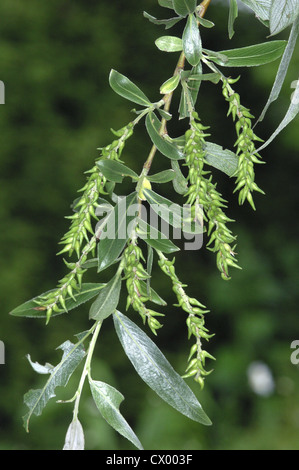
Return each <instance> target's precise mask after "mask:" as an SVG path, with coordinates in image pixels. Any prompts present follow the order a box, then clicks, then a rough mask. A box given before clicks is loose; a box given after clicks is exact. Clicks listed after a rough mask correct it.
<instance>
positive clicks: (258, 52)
mask: <svg viewBox="0 0 299 470" xmlns="http://www.w3.org/2000/svg"><path fill="white" fill-rule="evenodd" d="M285 47H286V41H269V42H264V43H261V44H255V45H253V46H247V47H240V48H238V49H229V50H225V51H219V52H216V53H215V55H213V54H214V53H213V52H212V51H207V52H208V54H209V59H210V60H212V61H213V62H215V63H216V64H219V65H222V67H253V66H258V65H264V64H268V63H269V62H273V61H274V60H276V59H279V57H281V55H282V54H283V51H284V49H285ZM219 54H220V56H219ZM221 56H223V59H222V58H221Z"/></svg>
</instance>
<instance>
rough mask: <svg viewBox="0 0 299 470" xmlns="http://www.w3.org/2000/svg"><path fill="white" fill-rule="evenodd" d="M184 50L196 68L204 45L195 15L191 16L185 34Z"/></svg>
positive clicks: (190, 62)
mask: <svg viewBox="0 0 299 470" xmlns="http://www.w3.org/2000/svg"><path fill="white" fill-rule="evenodd" d="M183 49H184V53H185V56H186V59H187V60H188V62H189V64H191V65H193V67H195V66H196V65H197V64H198V63H199V62H200V59H201V56H202V45H201V38H200V33H199V28H198V26H197V21H196V18H195V16H194V15H189V17H188V20H187V23H186V26H185V29H184V32H183Z"/></svg>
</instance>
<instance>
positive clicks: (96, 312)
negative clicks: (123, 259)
mask: <svg viewBox="0 0 299 470" xmlns="http://www.w3.org/2000/svg"><path fill="white" fill-rule="evenodd" d="M120 289H121V276H120V274H119V273H116V275H115V276H114V277H113V278H112V279H110V281H109V282H108V283H107V284H106V286H105V287H103V289H102V290H101V291H100V293H99V295H98V297H97V298H96V300H95V301H94V303H93V304H92V306H91V307H90V311H89V318H92V319H93V320H96V321H103V320H105V318H107V317H109V316H110V315H111V314H112V313H113V312H114V311H115V309H116V307H117V305H118V301H119V296H120Z"/></svg>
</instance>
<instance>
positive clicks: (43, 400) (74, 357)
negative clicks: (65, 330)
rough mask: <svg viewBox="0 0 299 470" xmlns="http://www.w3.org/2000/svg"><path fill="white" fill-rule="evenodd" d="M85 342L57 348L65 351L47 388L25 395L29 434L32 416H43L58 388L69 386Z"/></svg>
mask: <svg viewBox="0 0 299 470" xmlns="http://www.w3.org/2000/svg"><path fill="white" fill-rule="evenodd" d="M89 334H90V332H88V333H86V335H85V337H87V336H88V335H89ZM83 340H84V337H83V338H81V340H80V341H78V343H76V344H73V343H71V342H70V341H65V342H64V343H63V344H61V345H60V346H59V347H58V348H57V349H61V350H62V351H63V356H62V359H61V362H60V363H59V364H58V365H57V366H56V367H53V368H52V369H51V373H50V377H49V379H48V380H47V382H46V384H45V386H44V387H43V388H41V389H38V390H29V392H27V393H26V394H25V395H24V402H25V404H26V405H27V406H28V408H29V412H28V413H27V414H26V415H25V416H24V417H23V420H24V427H25V429H26V431H27V432H28V430H29V421H30V418H31V416H32V415H33V414H34V415H36V416H39V415H41V413H42V411H43V409H44V407H45V406H46V405H47V403H48V401H49V400H50V399H51V398H53V397H55V396H56V395H55V389H56V387H58V386H59V387H65V386H66V385H67V383H68V381H69V379H70V377H71V375H72V374H73V372H74V371H75V370H76V368H77V367H78V365H79V364H80V362H81V360H82V359H83V357H84V356H85V350H84V347H83ZM30 363H31V361H30ZM31 364H32V363H31Z"/></svg>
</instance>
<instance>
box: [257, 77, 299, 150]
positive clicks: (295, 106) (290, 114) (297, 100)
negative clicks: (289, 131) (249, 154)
mask: <svg viewBox="0 0 299 470" xmlns="http://www.w3.org/2000/svg"><path fill="white" fill-rule="evenodd" d="M298 112H299V80H297V86H296V89H295V91H294V93H293V94H292V99H291V104H290V106H289V108H288V110H287V112H286V114H285V116H284V118H283V120H282V121H281V123H280V124H279V126H278V127H277V129H276V130H275V131H274V132H273V134H272V135H271V137H269V139H268V140H267V141H266V142H265V143H264V144H263V145H262V146H261V147H259V148H258V149H257V152H260V151H261V150H263V149H264V148H266V147H268V145H269V144H270V143H271V142H272V141H273V140H274V139H275V138H276V137H277V136H278V134H279V133H280V132H281V131H282V130H283V129H284V128H285V127H286V126H287V125H288V124H289V123H290V122H291V121H292V120H293V119H294V118H295V117H296V116H297V114H298Z"/></svg>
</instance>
